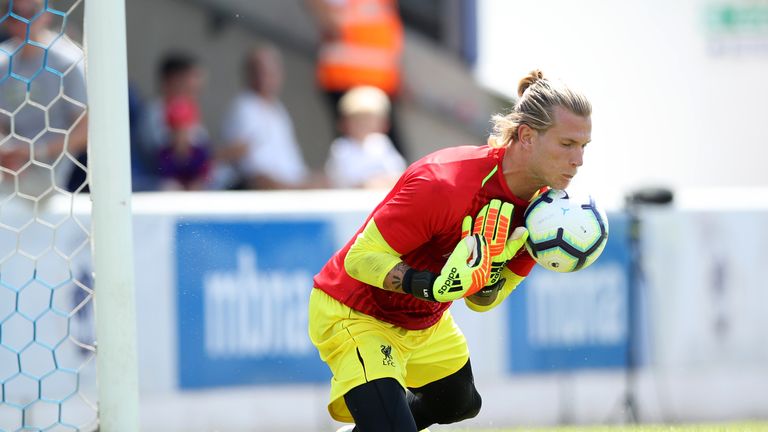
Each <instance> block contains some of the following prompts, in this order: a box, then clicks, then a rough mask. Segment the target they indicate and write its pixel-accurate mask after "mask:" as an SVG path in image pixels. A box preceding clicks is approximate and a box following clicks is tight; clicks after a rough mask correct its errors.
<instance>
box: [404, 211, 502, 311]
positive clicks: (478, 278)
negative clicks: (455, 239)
mask: <svg viewBox="0 0 768 432" xmlns="http://www.w3.org/2000/svg"><path fill="white" fill-rule="evenodd" d="M471 227H472V217H470V216H467V217H465V218H464V221H463V223H462V233H464V232H467V233H468V232H469V231H470V230H471ZM490 269H491V260H490V256H489V253H488V241H487V240H486V239H485V237H484V236H482V235H480V234H469V235H467V236H465V237H462V239H461V241H459V244H457V245H456V247H455V248H454V249H453V252H452V253H451V255H450V256H449V257H448V260H447V261H446V262H445V265H444V266H443V269H442V270H441V271H440V274H435V273H432V272H428V271H416V270H414V269H408V270H407V271H406V272H405V275H404V277H403V291H405V292H406V293H410V294H412V295H413V296H415V297H418V298H420V299H422V300H429V301H437V302H449V301H453V300H457V299H460V298H462V297H466V296H468V295H472V294H474V293H476V292H477V291H479V290H480V289H482V288H483V287H484V286H485V285H486V284H487V283H488V276H489V273H490Z"/></svg>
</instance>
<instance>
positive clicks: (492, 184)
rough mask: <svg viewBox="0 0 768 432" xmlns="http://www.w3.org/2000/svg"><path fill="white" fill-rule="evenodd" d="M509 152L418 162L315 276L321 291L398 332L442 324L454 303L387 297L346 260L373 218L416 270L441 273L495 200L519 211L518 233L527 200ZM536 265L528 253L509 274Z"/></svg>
mask: <svg viewBox="0 0 768 432" xmlns="http://www.w3.org/2000/svg"><path fill="white" fill-rule="evenodd" d="M505 150H506V149H505V148H492V147H489V146H482V147H476V146H462V147H451V148H447V149H443V150H439V151H437V152H434V153H432V154H430V155H427V156H426V157H424V158H422V159H420V160H418V161H416V162H415V163H414V164H412V165H411V166H410V167H408V169H407V170H406V172H405V173H404V174H403V176H402V177H401V178H400V180H399V181H398V182H397V184H396V185H395V186H394V188H393V189H392V190H391V191H390V192H389V194H387V196H386V197H385V198H384V200H383V201H382V202H381V203H380V204H379V205H378V206H377V207H376V209H374V211H373V212H372V213H371V215H370V216H368V219H367V220H366V221H365V223H364V224H363V226H362V227H360V229H359V230H358V231H357V233H355V235H354V236H353V237H352V238H351V239H350V240H349V242H347V244H346V245H345V246H344V247H343V248H342V249H341V250H339V251H338V252H336V254H335V255H334V256H333V257H332V258H331V260H330V261H328V263H327V264H326V265H325V266H324V267H323V269H322V270H321V271H320V273H318V274H317V275H316V276H315V278H314V284H315V287H316V288H319V289H321V290H323V291H325V292H326V293H328V295H330V296H331V297H333V298H335V299H337V300H339V301H340V302H342V303H344V304H346V305H347V306H349V307H350V308H352V309H355V310H357V311H360V312H362V313H365V314H368V315H371V316H373V317H375V318H378V319H380V320H382V321H386V322H389V323H392V324H395V325H397V326H400V327H403V328H406V329H412V330H418V329H424V328H427V327H430V326H431V325H433V324H435V323H437V322H438V320H440V317H441V316H442V314H443V312H444V311H445V310H446V309H448V307H449V306H450V303H436V302H428V301H424V300H420V299H418V298H416V297H414V296H412V295H410V294H401V293H397V292H392V291H387V290H384V289H381V288H378V287H375V286H371V285H368V284H366V283H364V282H361V281H359V280H357V279H354V278H352V277H351V276H349V275H348V274H347V272H346V270H345V269H344V258H345V257H346V255H347V252H348V251H349V248H350V247H351V246H352V243H354V241H355V238H356V237H357V235H358V234H359V233H360V232H361V231H362V230H363V228H364V227H365V225H366V224H367V223H368V220H370V218H373V219H374V221H375V222H376V226H377V227H378V228H379V231H380V232H381V235H382V236H383V237H384V240H386V242H387V243H388V244H389V246H390V247H391V248H392V249H394V250H395V251H397V252H398V253H399V254H401V257H400V258H401V259H402V260H403V262H405V263H406V264H408V265H409V266H411V267H413V268H414V269H416V270H428V271H431V272H434V273H440V270H441V269H442V268H443V265H445V262H446V260H447V259H448V256H449V255H450V254H451V252H453V250H454V248H455V247H456V244H457V243H458V242H459V240H460V239H461V223H462V221H463V219H464V217H465V216H467V215H470V216H472V217H474V216H475V215H476V214H477V213H478V212H479V211H480V209H481V208H482V207H483V206H484V205H485V204H487V203H488V202H489V201H490V200H491V199H493V198H499V199H502V200H504V201H507V202H511V203H513V204H514V205H515V209H514V212H513V215H512V228H511V229H514V228H515V227H518V226H521V225H523V213H524V212H525V208H526V207H527V206H528V201H526V200H525V199H521V198H518V197H516V196H515V195H513V194H512V192H511V191H510V190H509V188H508V187H507V183H506V181H505V179H504V175H503V173H502V168H501V162H502V160H503V157H504V152H505ZM534 264H535V261H534V260H533V258H531V256H530V255H528V253H527V252H526V251H525V249H521V250H520V252H518V254H517V255H516V256H515V257H514V258H513V259H512V260H511V261H510V262H509V264H508V267H509V268H510V270H512V271H513V272H515V273H516V274H518V275H520V276H527V275H528V273H529V272H530V271H531V268H532V267H533V265H534Z"/></svg>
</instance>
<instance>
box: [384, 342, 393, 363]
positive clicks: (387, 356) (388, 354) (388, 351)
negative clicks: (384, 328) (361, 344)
mask: <svg viewBox="0 0 768 432" xmlns="http://www.w3.org/2000/svg"><path fill="white" fill-rule="evenodd" d="M381 353H382V354H384V360H383V361H382V362H381V364H383V365H384V366H394V365H395V359H393V358H392V347H391V346H389V345H382V346H381Z"/></svg>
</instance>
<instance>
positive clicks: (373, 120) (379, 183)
mask: <svg viewBox="0 0 768 432" xmlns="http://www.w3.org/2000/svg"><path fill="white" fill-rule="evenodd" d="M389 110H390V102H389V98H388V97H387V95H386V93H384V92H383V91H381V90H380V89H378V88H376V87H371V86H360V87H355V88H353V89H351V90H349V91H348V92H346V93H345V94H344V96H342V97H341V99H340V100H339V106H338V111H339V116H340V117H339V125H338V127H339V130H340V132H341V136H340V137H339V138H336V139H335V140H334V141H333V143H331V149H330V153H329V155H328V159H327V161H326V164H325V172H326V175H327V176H328V178H329V180H330V182H331V184H332V186H334V187H337V188H369V189H373V188H389V187H392V186H393V185H394V184H395V182H397V179H398V178H399V177H400V175H401V174H402V173H403V171H404V170H405V166H406V163H405V160H404V158H403V157H402V155H400V153H398V151H397V149H395V146H394V145H393V144H392V141H391V140H390V139H389V137H388V136H387V135H385V134H386V132H387V130H388V128H389V121H388V117H389Z"/></svg>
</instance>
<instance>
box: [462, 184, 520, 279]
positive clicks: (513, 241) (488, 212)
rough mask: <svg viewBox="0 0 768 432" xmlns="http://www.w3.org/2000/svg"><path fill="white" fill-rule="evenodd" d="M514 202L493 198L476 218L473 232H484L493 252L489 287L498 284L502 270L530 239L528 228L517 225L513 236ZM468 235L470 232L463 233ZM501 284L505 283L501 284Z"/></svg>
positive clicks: (489, 247)
mask: <svg viewBox="0 0 768 432" xmlns="http://www.w3.org/2000/svg"><path fill="white" fill-rule="evenodd" d="M514 209H515V206H514V204H512V203H508V202H504V201H501V200H500V199H492V200H491V202H489V203H488V204H486V205H485V206H483V208H482V209H480V212H479V213H478V214H477V217H476V218H475V223H474V227H473V229H472V233H473V234H482V235H483V236H484V237H485V238H486V240H488V250H489V252H490V254H491V272H490V276H489V278H488V285H487V286H486V287H485V288H489V287H491V286H492V285H496V284H497V282H499V278H500V277H501V270H502V269H503V268H504V267H505V266H506V265H507V263H508V262H509V260H511V259H512V258H513V257H514V256H515V255H516V254H517V251H518V250H520V248H521V247H523V245H524V244H525V241H526V240H527V239H528V230H526V229H525V227H517V228H516V229H515V231H514V232H512V236H511V237H510V236H509V228H510V225H511V223H512V211H513V210H514ZM463 234H464V235H468V234H469V233H468V232H467V233H463ZM499 285H503V283H502V284H499Z"/></svg>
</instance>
